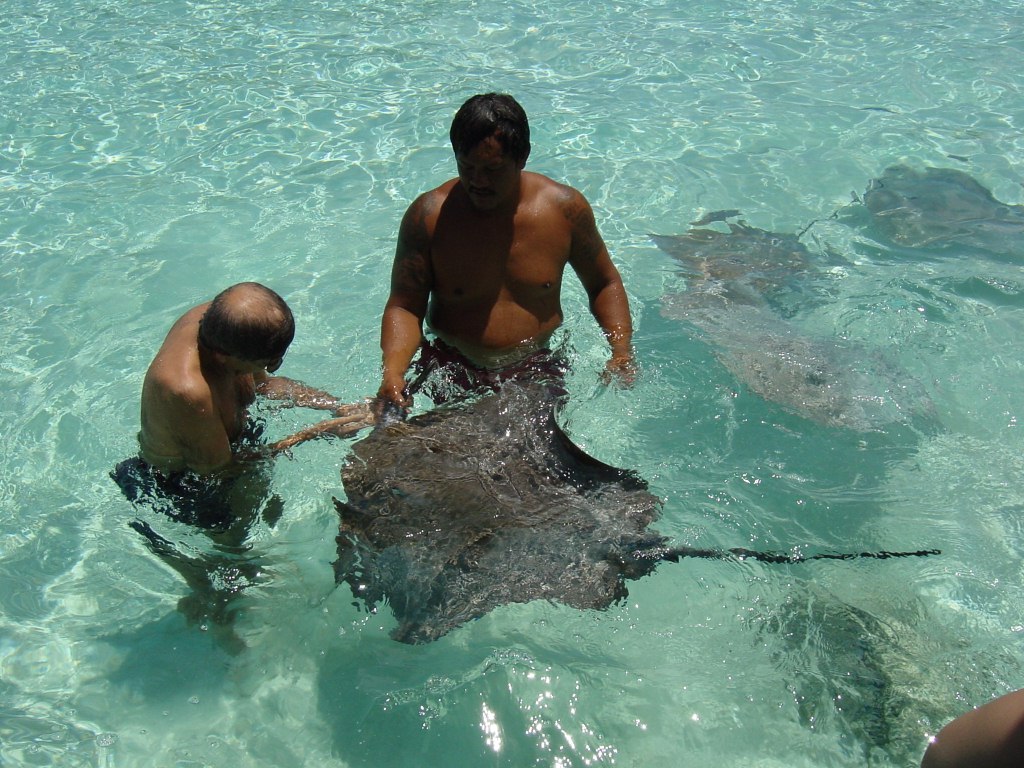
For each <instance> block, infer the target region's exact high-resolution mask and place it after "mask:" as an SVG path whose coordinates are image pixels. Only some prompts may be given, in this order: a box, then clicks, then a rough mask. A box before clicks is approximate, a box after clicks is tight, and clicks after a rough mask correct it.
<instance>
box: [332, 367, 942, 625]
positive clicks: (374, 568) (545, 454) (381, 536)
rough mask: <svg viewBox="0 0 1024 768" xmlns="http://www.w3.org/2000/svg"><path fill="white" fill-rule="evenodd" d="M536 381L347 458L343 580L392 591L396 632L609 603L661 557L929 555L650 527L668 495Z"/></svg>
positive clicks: (367, 589)
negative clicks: (779, 545) (688, 535)
mask: <svg viewBox="0 0 1024 768" xmlns="http://www.w3.org/2000/svg"><path fill="white" fill-rule="evenodd" d="M557 402H558V398H557V397H556V396H555V395H554V394H553V393H552V391H551V389H550V388H548V387H546V386H545V385H543V384H539V383H521V382H514V383H508V384H505V385H503V387H502V389H501V390H500V391H499V392H497V393H492V394H487V395H484V396H482V397H480V398H479V399H477V400H474V401H471V402H463V403H460V404H456V405H454V406H448V407H445V408H441V409H438V410H435V411H431V412H428V413H424V414H420V415H418V416H415V417H413V418H411V419H409V420H408V421H406V422H400V423H396V424H390V425H388V426H383V427H380V428H378V429H376V430H375V431H374V432H372V433H371V434H370V435H369V436H367V437H366V438H364V439H363V440H361V441H359V442H358V443H356V444H355V446H354V447H353V452H352V455H351V457H350V458H349V460H348V462H347V463H346V464H345V466H344V467H343V468H342V471H341V474H342V481H343V483H344V486H345V493H346V495H347V501H345V502H342V501H338V500H337V499H335V505H336V506H337V509H338V513H339V515H340V517H341V524H340V531H339V534H338V560H337V561H336V562H335V564H334V568H335V576H336V578H337V581H338V582H339V583H341V582H346V583H348V585H349V586H350V587H351V589H352V594H353V595H354V596H355V597H357V598H359V599H360V600H362V601H364V603H365V604H366V605H367V607H368V608H371V609H372V608H374V607H375V606H376V605H377V604H378V603H380V602H382V601H385V600H386V601H387V602H388V603H389V604H390V606H391V610H392V612H393V613H394V615H395V618H396V619H397V621H398V625H397V626H396V627H395V629H394V630H393V631H392V633H391V636H392V637H393V638H395V639H396V640H400V641H402V642H406V643H424V642H429V641H431V640H435V639H437V638H439V637H441V636H443V635H445V634H447V633H448V632H450V631H451V630H452V629H455V628H456V627H458V626H460V625H462V624H463V623H465V622H467V621H469V620H471V619H475V618H478V617H480V616H483V615H484V614H486V613H488V612H489V611H491V610H492V609H494V608H496V607H497V606H500V605H505V604H508V603H522V602H528V601H530V600H538V599H544V600H553V601H558V602H561V603H565V604H567V605H571V606H574V607H576V608H606V607H608V606H609V605H611V604H612V603H613V602H615V601H617V600H619V599H621V598H623V597H625V596H626V594H627V589H626V585H625V582H626V580H627V579H638V578H640V577H642V576H644V575H646V574H648V573H650V572H651V571H652V570H653V569H654V568H655V567H656V566H657V565H658V563H659V562H661V561H662V560H670V561H678V560H679V559H680V558H684V557H700V558H728V557H737V558H753V559H757V560H760V561H764V562H770V563H800V562H804V561H807V560H819V559H843V560H845V559H849V558H852V557H874V558H888V557H902V556H907V555H925V554H933V552H932V551H921V552H913V553H893V552H877V553H870V552H866V553H856V554H816V555H809V556H803V555H786V554H776V553H772V552H755V551H751V550H747V549H741V548H736V549H727V550H719V549H698V548H693V547H688V546H669V545H668V543H667V540H666V538H665V537H663V536H661V535H659V534H658V533H657V531H654V530H652V529H651V528H650V527H649V526H650V524H651V523H652V522H653V521H654V520H655V519H656V518H657V516H658V514H659V513H660V507H661V505H660V501H659V499H658V498H657V497H656V496H654V495H652V494H651V493H650V492H649V491H648V490H647V484H646V483H645V482H644V480H643V479H642V478H641V477H639V476H638V475H637V474H635V473H634V472H631V471H628V470H623V469H616V468H615V467H611V466H608V465H607V464H603V463H601V462H600V461H598V460H596V459H594V458H592V457H590V456H588V455H587V454H585V453H584V452H583V451H582V450H581V449H580V448H579V447H577V446H576V445H575V444H574V443H573V442H572V440H570V439H569V437H568V436H567V435H566V434H565V432H563V431H562V429H561V428H560V427H559V426H558V423H557V421H556V418H555V416H556V410H557Z"/></svg>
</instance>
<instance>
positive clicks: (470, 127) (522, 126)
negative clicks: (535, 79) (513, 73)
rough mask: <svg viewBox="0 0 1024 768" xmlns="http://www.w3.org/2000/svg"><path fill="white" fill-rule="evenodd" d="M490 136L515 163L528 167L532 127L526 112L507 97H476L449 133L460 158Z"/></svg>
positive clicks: (489, 94)
mask: <svg viewBox="0 0 1024 768" xmlns="http://www.w3.org/2000/svg"><path fill="white" fill-rule="evenodd" d="M491 136H494V137H495V138H496V139H497V140H498V143H499V144H501V148H502V150H503V151H504V152H505V154H507V155H508V156H509V157H511V158H512V159H513V160H516V161H517V162H523V163H525V162H526V158H527V157H529V156H530V123H529V121H528V120H527V119H526V111H525V110H524V109H523V108H522V106H520V104H519V102H518V101H516V100H515V99H513V98H512V97H511V96H509V95H508V94H505V93H483V94H479V95H477V96H473V97H472V98H470V99H469V100H468V101H466V103H465V104H463V105H462V106H461V107H459V111H458V112H456V113H455V119H454V120H452V127H451V130H450V131H449V133H448V137H449V138H450V139H451V142H452V149H454V150H455V154H457V155H464V154H466V153H468V152H471V151H472V150H473V148H474V147H475V146H476V145H477V144H479V143H480V142H481V141H483V140H484V139H487V138H490V137H491Z"/></svg>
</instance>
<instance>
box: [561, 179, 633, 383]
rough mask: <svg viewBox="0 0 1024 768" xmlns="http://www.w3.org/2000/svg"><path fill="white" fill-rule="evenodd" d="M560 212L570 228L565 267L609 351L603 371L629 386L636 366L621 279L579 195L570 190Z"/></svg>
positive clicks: (588, 208) (626, 298) (584, 202)
mask: <svg viewBox="0 0 1024 768" xmlns="http://www.w3.org/2000/svg"><path fill="white" fill-rule="evenodd" d="M564 210H565V214H566V218H567V219H568V220H569V222H570V225H571V227H572V246H571V250H570V254H569V265H570V266H571V267H572V268H573V270H574V271H575V272H576V275H577V276H578V277H579V279H580V282H581V283H582V284H583V288H584V290H586V292H587V296H588V297H589V299H590V311H591V313H592V314H593V315H594V317H595V319H596V320H597V322H598V325H600V326H601V330H603V331H604V335H605V337H606V338H607V339H608V344H609V345H610V346H611V349H612V354H611V358H610V359H609V360H608V363H607V365H606V366H605V370H606V371H607V373H609V374H613V375H614V376H615V377H616V378H618V379H619V380H620V381H621V382H622V383H623V384H625V385H627V386H629V385H631V384H632V383H633V380H634V378H635V376H636V364H635V361H634V359H633V320H632V317H631V316H630V313H629V298H628V296H627V295H626V288H625V286H623V284H622V276H621V275H620V274H619V270H618V269H616V267H615V264H614V263H613V262H612V258H611V256H610V255H609V253H608V248H607V246H605V244H604V240H603V239H602V238H601V234H600V233H599V232H598V231H597V222H596V221H595V220H594V212H593V210H592V209H591V207H590V204H589V203H588V202H587V201H586V199H585V198H584V197H583V195H581V194H580V193H579V192H577V191H576V190H572V195H571V197H570V198H569V200H568V201H567V202H566V204H565V206H564Z"/></svg>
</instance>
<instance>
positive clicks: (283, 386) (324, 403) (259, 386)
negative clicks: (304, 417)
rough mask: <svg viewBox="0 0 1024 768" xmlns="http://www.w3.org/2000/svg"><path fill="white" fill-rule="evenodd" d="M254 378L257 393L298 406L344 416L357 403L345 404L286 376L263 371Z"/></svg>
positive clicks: (320, 390)
mask: <svg viewBox="0 0 1024 768" xmlns="http://www.w3.org/2000/svg"><path fill="white" fill-rule="evenodd" d="M254 378H255V381H256V393H257V394H259V395H262V396H263V397H266V398H268V399H270V400H289V401H291V403H292V404H293V405H297V406H298V407H300V408H315V409H316V410H319V411H331V412H332V413H334V414H335V415H337V416H345V415H347V414H348V413H349V412H350V411H351V410H352V409H353V408H356V407H358V405H359V404H358V403H357V404H352V405H346V404H344V403H342V402H341V401H340V400H339V399H338V398H336V397H335V396H334V395H332V394H330V393H329V392H324V391H323V390H322V389H317V388H316V387H311V386H309V385H308V384H304V383H302V382H301V381H296V380H295V379H289V378H288V377H286V376H268V375H267V374H266V373H264V374H263V375H262V376H260V375H259V374H257V375H256V376H255V377H254Z"/></svg>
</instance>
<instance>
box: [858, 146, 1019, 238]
mask: <svg viewBox="0 0 1024 768" xmlns="http://www.w3.org/2000/svg"><path fill="white" fill-rule="evenodd" d="M863 201H864V206H865V207H866V208H867V210H868V212H869V213H870V214H871V221H872V225H873V227H874V229H875V231H876V232H877V234H879V235H881V237H882V238H884V239H886V240H888V241H889V242H891V243H894V244H895V245H899V246H905V247H910V248H933V249H940V248H948V247H951V246H957V245H959V246H966V247H969V248H973V249H978V250H982V251H986V252H988V253H990V254H993V255H996V256H1006V257H1010V258H1024V206H1021V205H1011V204H1009V203H1003V202H1001V201H999V200H997V199H996V198H995V197H994V196H993V195H992V193H991V192H990V191H989V190H988V189H986V188H985V187H983V186H982V185H981V184H979V183H978V182H977V181H976V180H975V179H973V178H972V177H971V176H969V175H968V174H966V173H964V172H963V171H958V170H955V169H953V168H925V169H924V171H917V170H914V169H913V168H909V167H907V166H905V165H894V166H892V167H890V168H887V169H886V170H885V172H884V173H883V174H882V175H881V176H880V177H879V178H877V179H872V180H871V181H870V182H869V184H868V188H867V191H865V193H864V198H863Z"/></svg>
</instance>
